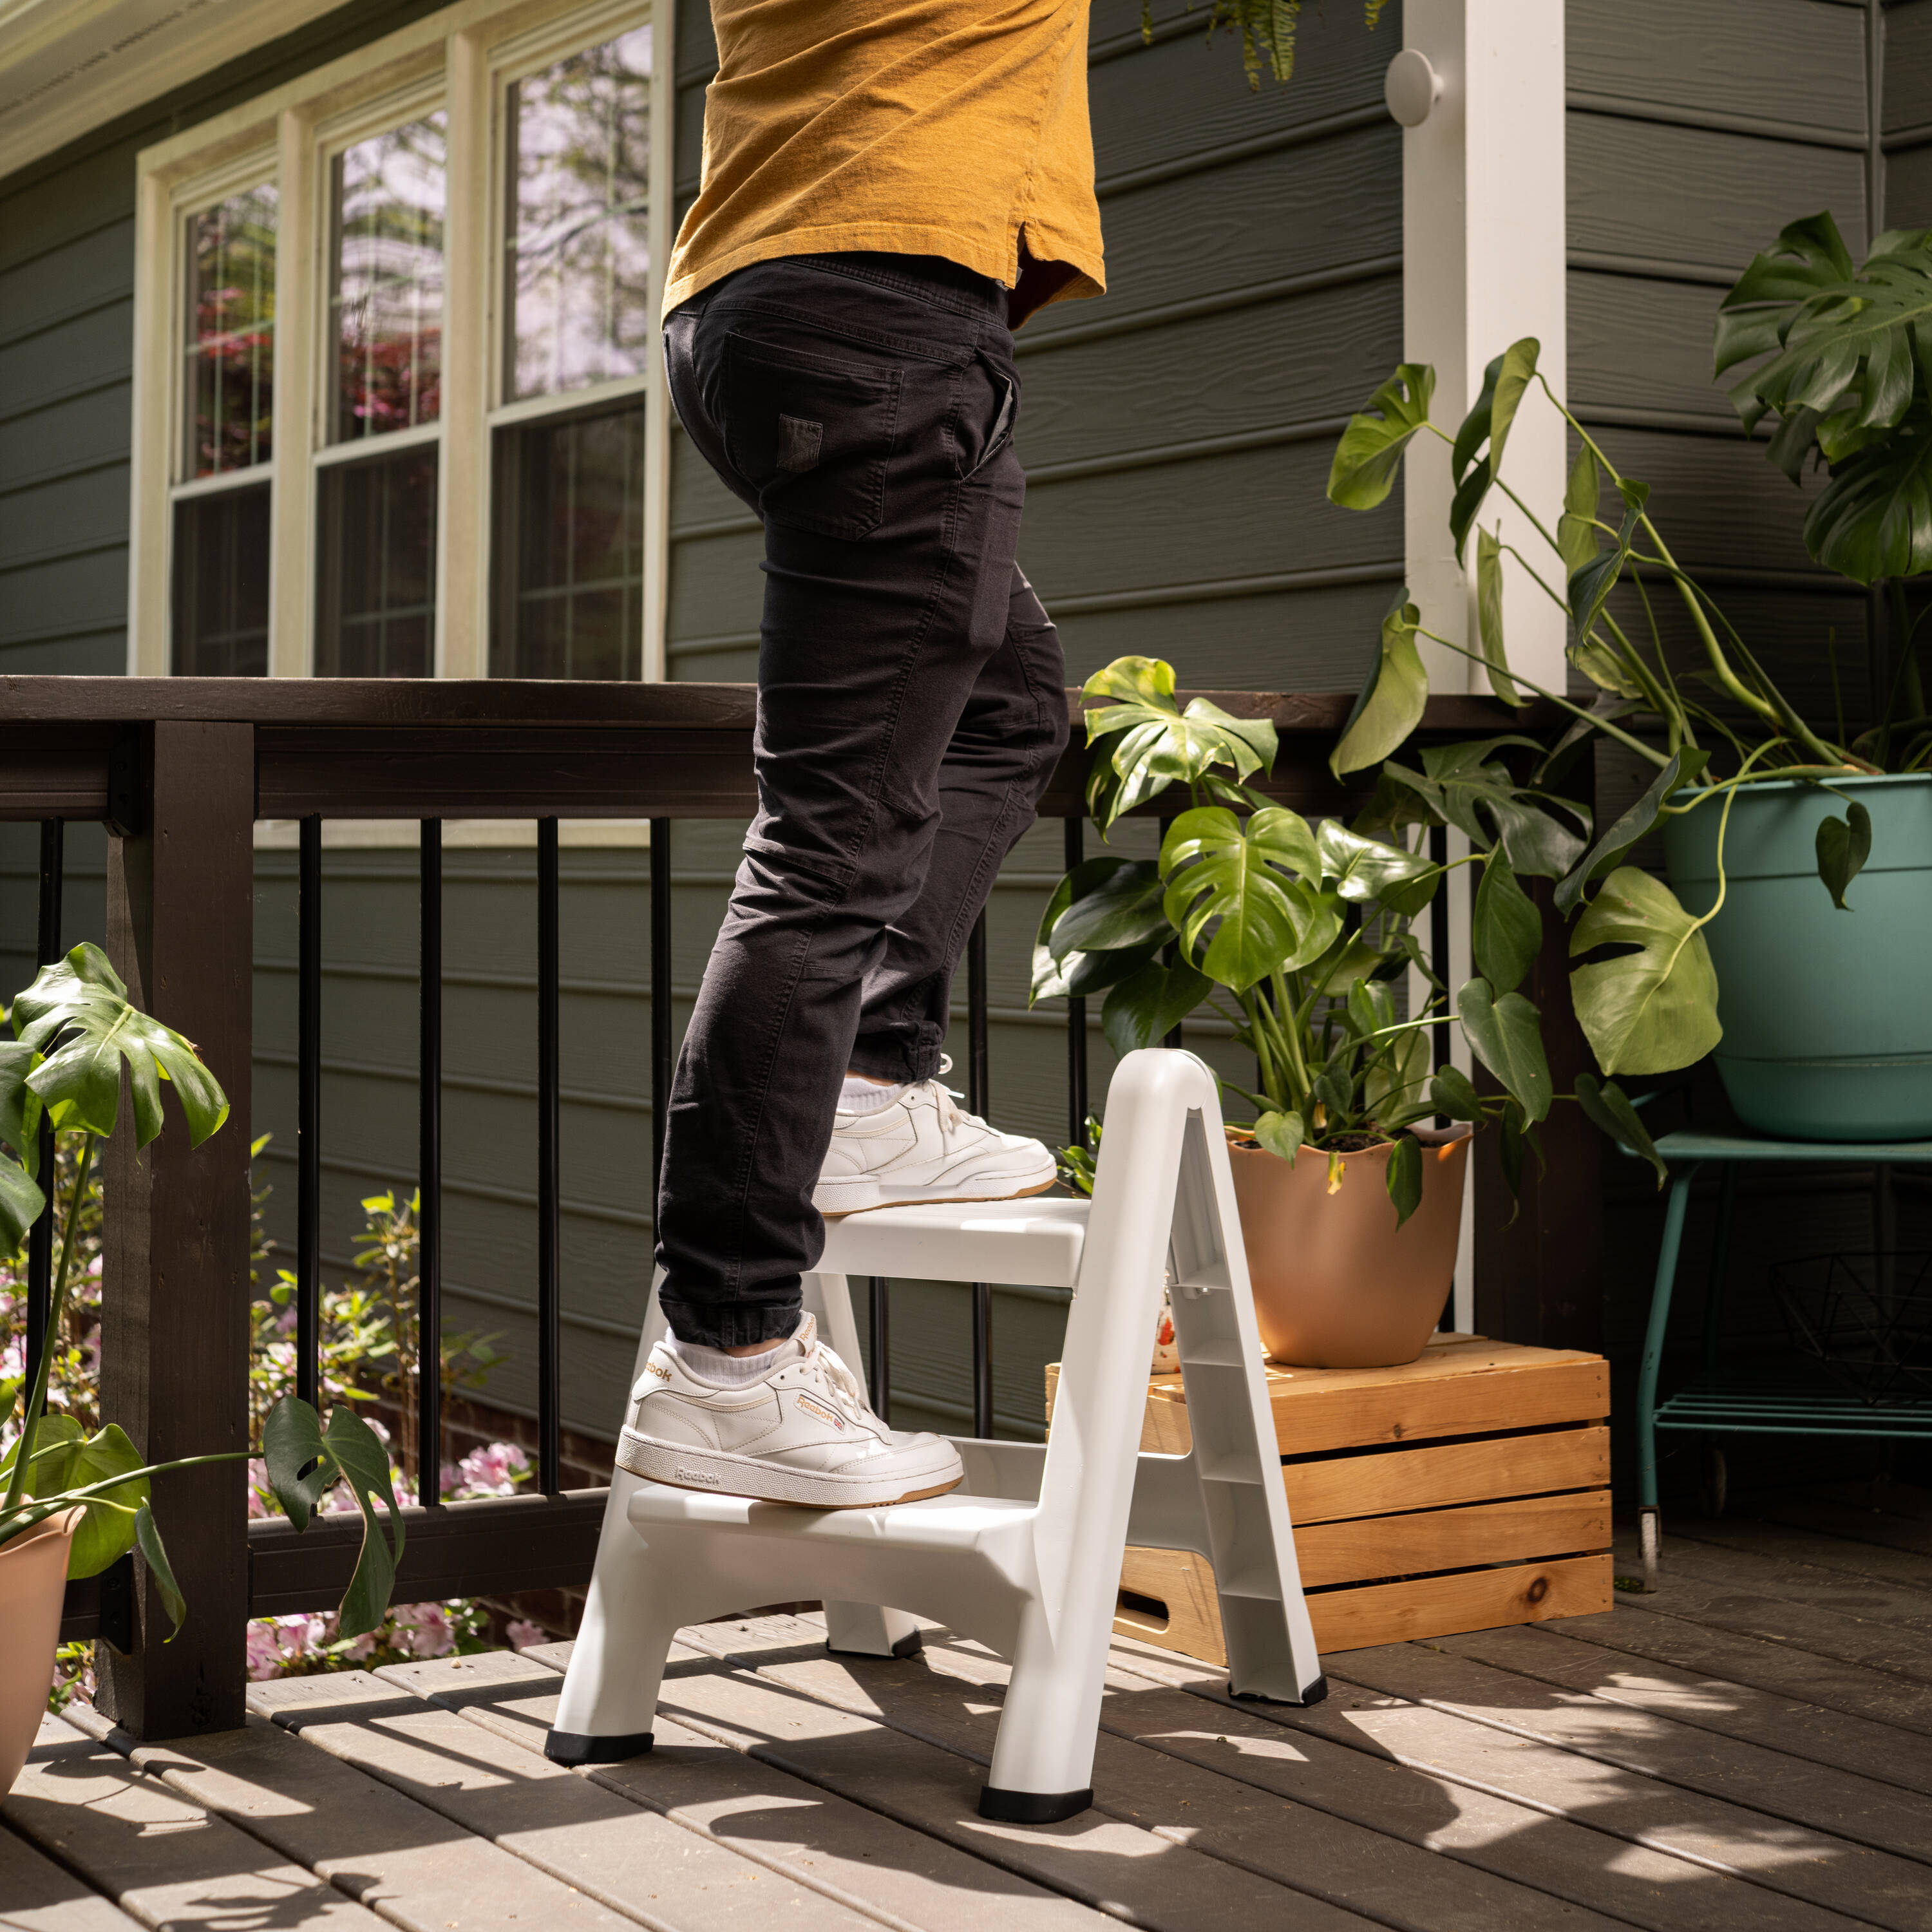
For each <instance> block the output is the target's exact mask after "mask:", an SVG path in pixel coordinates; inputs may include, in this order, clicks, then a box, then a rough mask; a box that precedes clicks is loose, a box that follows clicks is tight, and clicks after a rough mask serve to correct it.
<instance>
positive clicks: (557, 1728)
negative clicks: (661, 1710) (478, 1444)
mask: <svg viewBox="0 0 1932 1932" xmlns="http://www.w3.org/2000/svg"><path fill="white" fill-rule="evenodd" d="M642 1480H643V1479H642V1478H640V1477H637V1476H634V1475H631V1473H630V1472H628V1470H625V1469H617V1470H614V1471H613V1472H612V1474H611V1478H610V1501H609V1502H607V1503H606V1504H605V1505H604V1527H603V1529H602V1531H601V1534H600V1535H599V1536H598V1541H597V1564H596V1568H595V1570H594V1571H592V1575H591V1579H590V1594H589V1599H588V1601H586V1603H585V1604H584V1606H583V1625H582V1626H581V1628H580V1629H579V1630H578V1631H577V1640H576V1643H574V1646H572V1647H571V1653H570V1668H569V1670H568V1671H567V1672H566V1673H565V1676H564V1680H563V1695H562V1697H561V1698H560V1699H559V1700H558V1703H557V1709H556V1722H555V1723H554V1724H553V1725H552V1726H551V1727H550V1735H549V1736H548V1737H547V1739H544V1756H545V1757H547V1758H549V1759H550V1760H553V1762H554V1763H558V1764H619V1763H622V1761H623V1760H625V1758H630V1757H637V1755H638V1754H639V1753H640V1752H642V1751H649V1749H650V1748H651V1719H652V1715H653V1714H654V1713H655V1711H656V1709H657V1702H658V1686H659V1685H660V1684H661V1683H662V1682H663V1681H664V1660H665V1658H667V1657H668V1656H669V1655H670V1643H671V1639H672V1637H673V1635H674V1634H676V1630H677V1628H678V1624H679V1617H678V1615H677V1607H676V1603H675V1602H674V1601H670V1598H669V1594H668V1593H667V1592H666V1591H665V1590H664V1589H662V1588H661V1587H658V1588H653V1587H652V1586H653V1583H658V1585H660V1586H661V1583H662V1579H661V1578H656V1579H654V1578H653V1577H652V1567H653V1566H652V1557H651V1553H650V1551H649V1550H648V1549H646V1547H645V1545H644V1541H643V1538H641V1537H640V1536H639V1535H638V1534H637V1532H636V1531H635V1530H634V1529H632V1528H631V1523H630V1519H629V1517H628V1515H627V1514H626V1511H628V1508H629V1506H630V1501H631V1496H632V1495H633V1494H634V1493H635V1492H636V1491H637V1489H638V1488H639V1487H640V1485H641V1483H642Z"/></svg>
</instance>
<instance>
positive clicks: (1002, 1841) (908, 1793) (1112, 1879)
mask: <svg viewBox="0 0 1932 1932" xmlns="http://www.w3.org/2000/svg"><path fill="white" fill-rule="evenodd" d="M773 1621H774V1622H775V1621H777V1620H775V1619H774V1620H773ZM730 1631H731V1635H730V1641H733V1642H734V1643H742V1641H743V1636H742V1634H741V1627H739V1626H736V1625H733V1626H731V1627H730ZM815 1636H816V1639H817V1641H816V1642H815V1643H813V1644H812V1645H811V1646H810V1647H809V1648H810V1650H811V1651H812V1652H816V1653H817V1659H818V1661H821V1662H823V1663H825V1664H829V1665H830V1666H831V1667H832V1669H833V1670H835V1671H839V1672H841V1673H842V1672H843V1670H844V1667H845V1662H846V1661H845V1660H843V1659H840V1660H832V1659H829V1658H825V1657H824V1655H823V1631H822V1629H821V1630H820V1631H817V1632H816V1633H815ZM790 1638H791V1634H790V1633H787V1634H785V1639H784V1641H782V1642H781V1643H780V1644H779V1645H778V1646H776V1647H775V1655H778V1657H780V1658H784V1659H786V1660H787V1663H785V1664H778V1665H774V1664H772V1662H771V1661H769V1659H770V1657H771V1655H772V1654H773V1652H766V1661H765V1662H764V1663H763V1664H761V1665H760V1668H759V1669H758V1670H757V1673H756V1674H755V1676H754V1675H753V1674H752V1673H748V1672H746V1671H743V1670H718V1671H715V1672H712V1673H700V1674H696V1675H693V1676H688V1677H684V1678H680V1679H676V1681H675V1682H667V1685H665V1691H664V1703H665V1705H666V1706H667V1708H668V1709H670V1710H671V1711H672V1712H674V1713H675V1714H676V1716H677V1717H678V1718H679V1719H680V1721H682V1722H684V1723H685V1724H689V1725H691V1727H692V1728H694V1729H700V1730H704V1731H705V1732H706V1733H708V1734H709V1735H711V1736H718V1737H720V1738H721V1739H724V1740H725V1741H727V1742H730V1743H732V1744H733V1745H735V1746H736V1748H740V1749H747V1750H754V1751H757V1753H758V1754H760V1756H761V1757H764V1758H765V1759H766V1762H767V1763H773V1764H777V1765H779V1766H782V1767H784V1769H787V1770H790V1771H792V1772H796V1774H798V1775H800V1776H802V1777H804V1778H807V1779H808V1780H809V1781H811V1782H812V1783H814V1784H824V1785H826V1787H828V1788H829V1789H831V1790H835V1791H838V1792H840V1793H842V1794H843V1795H844V1796H849V1797H852V1798H854V1799H856V1800H857V1801H858V1802H859V1803H861V1804H863V1805H868V1806H869V1807H871V1808H873V1809H874V1810H877V1811H882V1812H883V1813H885V1814H886V1816H888V1817H895V1818H897V1819H898V1820H899V1821H900V1822H901V1823H904V1824H909V1825H913V1826H916V1827H917V1828H918V1829H920V1830H922V1831H926V1832H932V1833H933V1834H935V1835H937V1836H940V1837H943V1838H946V1839H947V1840H948V1841H949V1842H951V1843H956V1844H962V1845H964V1846H968V1847H969V1848H971V1849H975V1850H977V1851H978V1852H980V1855H982V1856H986V1857H992V1858H998V1860H999V1861H1000V1862H1001V1863H1002V1864H1005V1865H1007V1867H1008V1869H1009V1870H1015V1871H1017V1872H1019V1873H1021V1874H1022V1876H1027V1877H1029V1878H1032V1879H1036V1880H1037V1881H1038V1882H1041V1883H1043V1884H1046V1885H1051V1886H1052V1887H1053V1888H1055V1889H1056V1890H1058V1891H1064V1892H1066V1893H1067V1894H1068V1895H1069V1896H1070V1897H1076V1898H1079V1899H1080V1900H1082V1902H1083V1903H1087V1904H1090V1905H1092V1906H1096V1907H1097V1908H1100V1909H1108V1908H1109V1907H1114V1906H1118V1904H1120V1903H1123V1902H1125V1901H1128V1900H1130V1901H1131V1903H1132V1908H1133V1915H1134V1917H1135V1919H1136V1922H1138V1923H1139V1924H1144V1925H1147V1926H1149V1927H1173V1928H1174V1932H1216V1928H1220V1927H1226V1928H1228V1932H1239V1929H1240V1928H1246V1927H1253V1926H1256V1925H1258V1924H1274V1923H1283V1924H1292V1925H1294V1926H1295V1927H1297V1928H1298V1932H1301V1928H1305V1932H1361V1927H1362V1926H1363V1924H1364V1921H1363V1920H1362V1919H1361V1918H1360V1917H1359V1916H1358V1915H1356V1914H1355V1913H1352V1912H1345V1911H1343V1910H1341V1909H1339V1908H1337V1907H1335V1906H1331V1905H1328V1904H1326V1903H1322V1902H1321V1901H1319V1900H1316V1899H1313V1898H1311V1897H1308V1896H1307V1895H1306V1894H1298V1893H1296V1892H1295V1891H1292V1890H1290V1889H1289V1888H1286V1887H1285V1886H1283V1885H1280V1884H1278V1883H1276V1882H1274V1881H1272V1880H1271V1879H1265V1878H1263V1877H1261V1876H1258V1875H1256V1874H1255V1873H1251V1872H1248V1871H1245V1870H1241V1869H1239V1868H1238V1867H1234V1866H1231V1865H1229V1864H1226V1862H1225V1861H1223V1860H1220V1859H1218V1858H1214V1857H1212V1856H1211V1855H1208V1854H1206V1853H1204V1852H1199V1851H1197V1850H1196V1849H1193V1847H1192V1846H1190V1844H1189V1843H1187V1841H1185V1840H1184V1839H1183V1838H1178V1837H1176V1836H1175V1835H1172V1834H1170V1833H1169V1832H1152V1831H1148V1830H1147V1829H1144V1828H1143V1827H1142V1826H1139V1825H1136V1824H1133V1823H1129V1822H1128V1821H1127V1820H1125V1819H1124V1818H1121V1817H1119V1816H1118V1815H1117V1814H1115V1813H1113V1812H1112V1811H1111V1810H1109V1809H1100V1810H1096V1811H1089V1812H1085V1813H1083V1814H1081V1815H1080V1816H1079V1817H1077V1818H1073V1819H1070V1820H1067V1822H1066V1823H1064V1824H1061V1825H1056V1826H1044V1827H1040V1826H1036V1827H1021V1828H1016V1827H1013V1826H1001V1825H995V1824H990V1823H987V1822H986V1820H983V1819H981V1818H980V1817H979V1816H978V1813H977V1801H978V1795H979V1788H980V1785H981V1784H983V1782H984V1781H985V1759H986V1754H984V1753H983V1752H981V1751H978V1750H976V1749H975V1748H974V1747H973V1745H972V1744H971V1742H968V1741H967V1740H965V1739H956V1740H949V1738H948V1736H947V1730H948V1727H947V1726H946V1725H945V1724H943V1723H942V1722H941V1721H939V1720H940V1716H941V1714H940V1712H938V1711H936V1710H932V1709H926V1710H922V1712H921V1713H920V1714H919V1715H922V1716H923V1717H924V1718H926V1722H925V1723H923V1724H920V1723H917V1722H911V1721H907V1720H906V1718H905V1717H904V1713H903V1712H901V1711H899V1710H897V1709H894V1708H893V1707H892V1703H891V1702H889V1701H888V1702H886V1703H882V1704H880V1705H879V1706H875V1707H874V1708H875V1709H877V1715H876V1716H874V1715H869V1714H867V1713H865V1712H862V1710H860V1709H854V1708H851V1707H850V1706H849V1705H842V1704H839V1703H833V1702H832V1701H831V1700H829V1699H828V1698H825V1697H820V1696H817V1695H815V1694H813V1692H812V1691H808V1690H807V1689H805V1688H803V1687H802V1685H799V1684H798V1683H796V1682H793V1681H791V1679H790V1676H789V1672H790V1670H796V1669H797V1668H799V1667H802V1664H803V1660H802V1658H799V1653H800V1652H802V1651H804V1650H805V1649H806V1646H802V1645H799V1644H797V1643H795V1642H793V1641H791V1640H790ZM793 1660H797V1661H793ZM721 1661H725V1660H722V1659H721ZM781 1672H782V1673H787V1674H785V1675H782V1676H781V1675H780V1674H779V1673H781ZM895 1676H898V1677H900V1678H902V1679H905V1680H906V1681H907V1684H908V1686H909V1687H910V1686H916V1685H919V1684H920V1683H922V1682H924V1681H925V1679H926V1673H925V1672H924V1671H919V1672H917V1673H910V1672H898V1673H895ZM874 1688H876V1687H874ZM855 1701H856V1700H855ZM865 1701H866V1702H868V1703H869V1702H870V1701H871V1700H865ZM954 1701H955V1702H957V1700H954Z"/></svg>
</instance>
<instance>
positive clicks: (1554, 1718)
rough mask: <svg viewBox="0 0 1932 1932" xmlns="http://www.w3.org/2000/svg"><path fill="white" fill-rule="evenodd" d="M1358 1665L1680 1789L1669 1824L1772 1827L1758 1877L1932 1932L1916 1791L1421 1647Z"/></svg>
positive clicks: (1710, 1831) (1722, 1831) (1423, 1697)
mask: <svg viewBox="0 0 1932 1932" xmlns="http://www.w3.org/2000/svg"><path fill="white" fill-rule="evenodd" d="M1347 1667H1348V1669H1349V1672H1350V1673H1351V1675H1352V1676H1353V1677H1354V1678H1355V1680H1356V1681H1357V1682H1360V1683H1363V1684H1365V1685H1368V1686H1370V1688H1373V1689H1375V1690H1377V1691H1382V1692H1383V1693H1385V1694H1388V1695H1390V1696H1394V1697H1403V1698H1406V1699H1408V1700H1410V1701H1411V1702H1412V1703H1416V1704H1418V1705H1421V1706H1424V1707H1425V1708H1427V1709H1430V1710H1433V1711H1439V1712H1446V1713H1448V1715H1452V1716H1455V1717H1458V1718H1467V1719H1469V1720H1470V1721H1472V1722H1474V1723H1477V1724H1483V1725H1485V1726H1488V1727H1493V1728H1494V1729H1495V1730H1496V1731H1498V1732H1499V1733H1501V1734H1502V1735H1503V1736H1511V1737H1515V1738H1519V1739H1523V1740H1525V1741H1526V1742H1529V1743H1531V1744H1532V1745H1537V1746H1539V1747H1544V1746H1553V1747H1555V1748H1557V1749H1559V1750H1560V1751H1564V1752H1565V1753H1568V1754H1574V1756H1576V1757H1580V1758H1584V1759H1588V1760H1592V1761H1594V1762H1595V1763H1598V1764H1600V1765H1604V1766H1610V1768H1612V1769H1615V1770H1618V1771H1622V1772H1634V1773H1635V1774H1636V1775H1637V1776H1638V1777H1640V1778H1643V1779H1645V1780H1646V1781H1648V1782H1649V1784H1654V1785H1655V1786H1658V1787H1664V1788H1666V1789H1668V1788H1670V1787H1675V1789H1676V1792H1677V1793H1678V1794H1679V1796H1678V1798H1677V1799H1676V1805H1677V1820H1676V1823H1675V1824H1674V1825H1673V1829H1683V1828H1684V1827H1685V1826H1687V1825H1689V1824H1691V1822H1692V1821H1693V1820H1695V1821H1697V1828H1698V1829H1700V1832H1702V1833H1703V1834H1704V1835H1706V1838H1705V1842H1707V1843H1730V1844H1733V1845H1749V1844H1751V1843H1753V1842H1754V1841H1763V1840H1765V1839H1766V1838H1767V1837H1768V1836H1769V1835H1771V1834H1772V1833H1774V1832H1775V1836H1776V1841H1777V1845H1778V1859H1777V1861H1776V1863H1775V1865H1774V1866H1773V1867H1772V1870H1771V1871H1770V1873H1769V1874H1767V1873H1765V1872H1764V1871H1763V1870H1761V1869H1754V1870H1753V1871H1752V1875H1753V1876H1755V1877H1756V1878H1757V1880H1758V1882H1760V1883H1761V1884H1773V1885H1778V1888H1780V1889H1781V1890H1787V1891H1794V1892H1796V1894H1797V1895H1799V1896H1802V1897H1810V1898H1812V1899H1814V1900H1817V1902H1818V1903H1823V1904H1826V1905H1829V1906H1832V1907H1833V1908H1834V1909H1837V1910H1839V1911H1846V1912H1862V1913H1864V1914H1865V1915H1868V1916H1873V1917H1877V1916H1879V1915H1881V1914H1882V1922H1883V1923H1885V1924H1889V1925H1894V1926H1896V1927H1899V1928H1900V1932H1932V1873H1927V1870H1926V1862H1921V1861H1927V1862H1932V1805H1927V1804H1926V1803H1925V1802H1924V1801H1923V1800H1922V1799H1920V1798H1918V1797H1916V1796H1913V1795H1912V1794H1910V1793H1906V1792H1902V1791H1899V1790H1894V1789H1893V1788H1891V1787H1888V1786H1886V1785H1883V1784H1877V1783H1876V1782H1874V1781H1873V1780H1871V1779H1869V1778H1859V1777H1855V1776H1853V1775H1850V1774H1849V1773H1846V1772H1835V1771H1832V1770H1829V1769H1826V1768H1825V1767H1823V1766H1820V1765H1817V1764H1814V1763H1809V1762H1808V1761H1807V1760H1805V1759H1804V1758H1802V1757H1796V1756H1793V1755H1792V1754H1789V1753H1787V1752H1783V1751H1769V1750H1766V1748H1764V1747H1763V1746H1762V1745H1754V1744H1742V1743H1739V1742H1736V1740H1734V1739H1728V1738H1720V1737H1717V1736H1713V1735H1712V1733H1710V1732H1708V1731H1702V1730H1695V1729H1694V1728H1692V1727H1690V1726H1688V1725H1682V1724H1674V1723H1673V1722H1672V1721H1670V1719H1669V1718H1662V1717H1659V1716H1656V1715H1651V1714H1649V1713H1645V1712H1636V1711H1632V1710H1630V1709H1627V1708H1624V1707H1620V1706H1617V1705H1615V1704H1612V1703H1606V1702H1604V1701H1603V1700H1600V1699H1597V1698H1594V1697H1588V1696H1577V1695H1575V1694H1571V1693H1568V1692H1565V1691H1557V1690H1555V1689H1553V1688H1551V1687H1550V1686H1549V1685H1544V1684H1541V1683H1538V1682H1536V1681H1535V1679H1532V1678H1527V1677H1524V1676H1520V1675H1518V1674H1517V1673H1514V1672H1513V1671H1509V1670H1503V1669H1500V1668H1499V1667H1496V1666H1495V1665H1493V1664H1489V1663H1487V1662H1484V1661H1481V1660H1479V1659H1477V1658H1471V1657H1468V1656H1457V1655H1450V1654H1448V1653H1446V1652H1433V1651H1430V1650H1429V1649H1427V1648H1425V1647H1424V1646H1421V1645H1416V1646H1402V1647H1401V1648H1400V1649H1397V1648H1393V1647H1392V1648H1391V1649H1388V1650H1385V1651H1382V1652H1373V1651H1371V1652H1362V1651H1358V1652H1354V1653H1352V1655H1350V1656H1349V1659H1348V1664H1347ZM1660 1795H1662V1793H1660ZM1600 1802H1601V1801H1600ZM1754 1814H1755V1815H1754ZM1781 1825H1782V1826H1783V1827H1784V1829H1780V1826H1781ZM1794 1827H1795V1828H1797V1829H1793V1828H1794ZM1897 1854H1903V1855H1897ZM1751 1864H1755V1861H1751ZM1747 1868H1751V1867H1749V1866H1748V1867H1747ZM1794 1880H1796V1881H1798V1882H1793V1881H1794Z"/></svg>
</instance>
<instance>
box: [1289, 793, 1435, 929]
mask: <svg viewBox="0 0 1932 1932" xmlns="http://www.w3.org/2000/svg"><path fill="white" fill-rule="evenodd" d="M1315 845H1316V851H1317V853H1319V855H1320V858H1321V874H1322V882H1323V883H1325V885H1327V886H1328V888H1329V889H1330V890H1331V891H1333V892H1339V893H1340V895H1341V896H1342V897H1343V898H1345V899H1346V900H1348V901H1349V903H1350V904H1352V905H1385V906H1387V907H1388V908H1389V910H1391V912H1394V913H1400V915H1401V916H1403V918H1404V919H1410V918H1413V917H1414V916H1415V914H1416V913H1419V912H1420V911H1421V910H1422V908H1423V907H1424V906H1426V905H1427V904H1428V903H1429V901H1430V900H1431V899H1433V898H1434V897H1435V896H1436V887H1437V886H1438V885H1439V884H1440V883H1442V874H1441V873H1440V872H1439V871H1437V870H1436V867H1435V865H1434V863H1433V862H1432V861H1431V860H1430V859H1429V858H1428V857H1427V856H1425V855H1424V853H1420V852H1405V851H1404V850H1403V849H1402V847H1400V845H1385V844H1383V843H1382V841H1381V840H1380V839H1379V838H1364V837H1363V835H1361V833H1360V832H1352V831H1350V830H1349V828H1348V827H1347V826H1346V825H1344V824H1343V823H1342V822H1341V820H1340V819H1335V818H1325V819H1324V820H1322V828H1321V829H1320V830H1319V832H1316V835H1315Z"/></svg>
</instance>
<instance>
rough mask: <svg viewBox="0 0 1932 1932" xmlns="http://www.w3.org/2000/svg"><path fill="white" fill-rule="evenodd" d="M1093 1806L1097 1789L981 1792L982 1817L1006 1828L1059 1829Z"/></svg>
mask: <svg viewBox="0 0 1932 1932" xmlns="http://www.w3.org/2000/svg"><path fill="white" fill-rule="evenodd" d="M1093 1802H1094V1787H1092V1786H1091V1784H1090V1785H1089V1786H1088V1787H1087V1789H1086V1790H1085V1791H1002V1790H1000V1789H999V1788H998V1787H997V1786H995V1785H991V1784H989V1785H986V1786H983V1787H981V1790H980V1817H983V1818H995V1819H998V1821H999V1822H1000V1823H1001V1824H1003V1825H1057V1824H1058V1823H1060V1821H1061V1819H1063V1818H1074V1817H1079V1814H1081V1813H1082V1811H1086V1810H1087V1809H1088V1808H1089V1807H1090V1806H1091V1805H1092V1804H1093Z"/></svg>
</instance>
